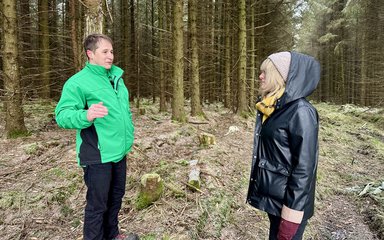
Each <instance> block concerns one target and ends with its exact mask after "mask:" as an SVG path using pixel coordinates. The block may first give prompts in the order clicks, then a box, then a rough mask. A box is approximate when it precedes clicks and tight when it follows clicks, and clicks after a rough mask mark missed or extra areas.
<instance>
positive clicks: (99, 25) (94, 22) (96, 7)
mask: <svg viewBox="0 0 384 240" xmlns="http://www.w3.org/2000/svg"><path fill="white" fill-rule="evenodd" d="M101 1H102V0H83V3H84V4H85V6H86V11H85V31H84V35H85V36H88V35H89V34H92V33H103V32H104V29H103V26H104V25H103V22H104V20H103V19H104V15H103V4H102V3H101Z"/></svg>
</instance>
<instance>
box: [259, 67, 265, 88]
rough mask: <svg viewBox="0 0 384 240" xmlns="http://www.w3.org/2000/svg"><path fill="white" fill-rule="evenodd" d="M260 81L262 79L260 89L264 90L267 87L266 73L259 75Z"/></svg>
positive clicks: (262, 72)
mask: <svg viewBox="0 0 384 240" xmlns="http://www.w3.org/2000/svg"><path fill="white" fill-rule="evenodd" d="M259 79H260V89H263V88H264V87H265V84H266V82H265V72H264V71H261V73H260V75H259Z"/></svg>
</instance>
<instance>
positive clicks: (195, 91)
mask: <svg viewBox="0 0 384 240" xmlns="http://www.w3.org/2000/svg"><path fill="white" fill-rule="evenodd" d="M188 10H189V18H188V19H189V21H190V27H191V29H190V34H191V38H190V39H191V42H192V43H191V48H192V49H191V50H192V59H191V62H192V64H191V71H192V76H191V115H192V116H196V115H201V114H202V113H203V110H202V107H201V103H200V76H199V54H198V45H197V28H196V14H197V12H196V11H197V7H196V0H189V6H188Z"/></svg>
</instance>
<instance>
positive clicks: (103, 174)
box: [83, 157, 127, 240]
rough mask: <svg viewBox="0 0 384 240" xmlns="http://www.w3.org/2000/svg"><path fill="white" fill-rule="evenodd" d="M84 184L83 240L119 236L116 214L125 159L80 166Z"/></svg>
mask: <svg viewBox="0 0 384 240" xmlns="http://www.w3.org/2000/svg"><path fill="white" fill-rule="evenodd" d="M83 170H84V182H85V185H87V188H88V190H87V197H86V198H87V204H86V206H85V212H84V228H83V233H84V240H103V239H112V238H114V237H115V236H117V235H118V234H119V228H118V214H119V211H120V208H121V204H122V199H123V196H124V193H125V180H126V172H127V165H126V157H124V158H123V159H122V160H121V161H119V162H117V163H100V164H93V165H87V166H85V167H83Z"/></svg>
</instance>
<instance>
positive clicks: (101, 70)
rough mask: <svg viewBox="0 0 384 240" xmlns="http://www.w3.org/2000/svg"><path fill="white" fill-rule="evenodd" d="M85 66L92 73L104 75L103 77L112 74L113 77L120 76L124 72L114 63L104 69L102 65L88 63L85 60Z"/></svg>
mask: <svg viewBox="0 0 384 240" xmlns="http://www.w3.org/2000/svg"><path fill="white" fill-rule="evenodd" d="M85 67H86V68H88V69H89V70H90V71H92V72H93V73H95V74H97V75H101V76H105V77H109V76H114V77H118V78H120V77H121V76H122V75H123V73H124V71H123V69H121V68H119V67H117V66H115V65H112V67H111V69H106V68H105V67H103V66H99V65H94V64H90V63H89V62H88V61H87V62H86V63H85Z"/></svg>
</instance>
